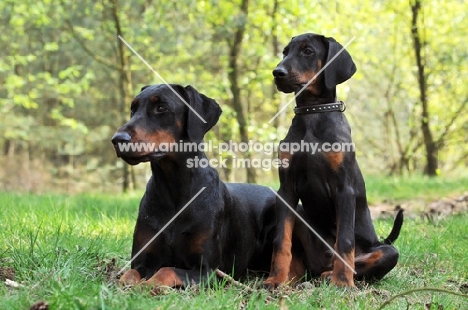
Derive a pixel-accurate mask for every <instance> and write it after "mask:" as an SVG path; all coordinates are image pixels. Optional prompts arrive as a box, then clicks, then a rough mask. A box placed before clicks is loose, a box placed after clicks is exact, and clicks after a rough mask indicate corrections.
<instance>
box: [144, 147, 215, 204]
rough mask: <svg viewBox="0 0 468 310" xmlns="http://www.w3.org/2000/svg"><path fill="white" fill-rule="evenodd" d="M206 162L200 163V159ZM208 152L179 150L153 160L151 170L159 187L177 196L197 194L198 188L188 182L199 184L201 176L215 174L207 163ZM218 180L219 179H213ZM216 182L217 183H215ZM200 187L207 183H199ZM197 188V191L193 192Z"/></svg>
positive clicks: (205, 176)
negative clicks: (192, 186)
mask: <svg viewBox="0 0 468 310" xmlns="http://www.w3.org/2000/svg"><path fill="white" fill-rule="evenodd" d="M201 159H204V162H202V163H200V160H201ZM206 159H207V157H206V154H205V153H204V152H202V151H196V152H190V153H189V152H178V153H175V154H174V155H172V154H171V156H167V157H166V158H163V159H161V160H159V161H155V162H151V172H152V174H153V179H154V181H155V182H156V184H157V186H158V188H160V189H161V190H164V191H166V192H169V193H170V194H171V195H173V196H174V197H175V198H177V197H180V196H184V195H193V194H196V192H197V191H198V189H193V188H191V187H190V186H187V184H199V182H198V183H197V180H198V179H199V178H200V177H204V178H205V179H206V178H207V175H214V174H213V173H212V171H211V170H215V169H214V168H212V167H210V166H208V167H207V166H206V163H207V160H206ZM213 182H218V180H213ZM214 184H216V183H214ZM199 185H200V187H202V186H206V184H205V185H204V184H199ZM191 190H195V191H196V192H195V193H191Z"/></svg>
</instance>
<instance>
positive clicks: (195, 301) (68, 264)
mask: <svg viewBox="0 0 468 310" xmlns="http://www.w3.org/2000/svg"><path fill="white" fill-rule="evenodd" d="M390 184H391V183H390ZM405 184H406V185H408V183H405ZM406 185H404V186H402V187H403V188H404V190H405V192H406V191H409V189H407V187H406ZM410 186H411V188H413V191H414V189H415V188H417V186H416V185H414V186H413V185H411V184H410ZM433 186H434V187H437V186H436V185H435V184H432V183H431V184H429V185H428V186H427V188H432V187H433ZM447 186H448V185H447ZM402 187H401V186H395V189H396V192H397V191H398V189H399V188H402ZM440 187H441V186H439V187H438V188H439V189H440ZM371 188H372V186H371ZM386 192H387V193H388V192H393V189H392V190H390V189H385V190H382V192H381V193H382V195H383V193H386ZM401 197H404V195H403V194H402V195H401ZM138 201H139V197H137V196H129V195H125V196H124V195H122V196H120V197H119V196H114V197H111V196H103V195H99V196H91V195H78V196H59V195H49V196H47V195H42V196H38V195H15V194H6V193H0V205H1V211H0V268H2V269H5V268H6V267H11V268H13V270H14V272H15V280H16V281H17V282H18V283H20V284H22V285H23V287H21V288H17V289H13V288H9V287H6V286H5V285H2V284H0V309H28V307H29V306H30V305H31V304H32V303H33V302H36V301H38V300H45V301H47V302H48V303H49V304H50V308H49V309H239V308H241V307H245V309H278V307H279V304H282V305H285V306H286V307H288V308H289V309H306V308H310V309H317V308H321V309H376V308H378V307H379V305H381V304H382V303H383V302H385V301H386V300H388V299H389V298H390V297H391V296H394V295H396V294H399V293H401V292H404V291H406V290H410V289H414V288H422V287H435V288H442V289H445V290H447V291H449V292H456V293H460V292H461V293H463V294H465V297H461V296H455V295H452V294H449V293H448V292H430V291H426V292H416V293H411V294H409V295H407V296H405V297H402V298H397V299H396V300H394V301H392V302H391V304H390V305H389V306H388V307H386V308H385V309H404V308H406V307H407V306H408V305H409V307H410V309H427V308H425V305H432V307H431V308H430V309H442V308H439V306H442V307H443V309H467V308H468V296H467V294H468V256H467V255H466V252H467V251H468V217H467V216H466V215H465V216H461V215H460V216H454V217H450V218H446V219H443V220H435V221H428V220H422V219H407V220H406V221H405V223H404V227H403V231H402V234H401V235H400V238H399V239H398V240H397V242H396V247H397V248H398V249H399V251H400V253H401V259H400V262H399V264H398V266H397V267H396V268H395V269H394V270H393V271H392V272H391V273H390V274H388V275H387V276H386V277H385V278H384V280H383V281H381V282H379V283H376V284H374V285H369V286H368V285H365V284H363V283H358V289H357V290H345V289H338V288H335V287H331V286H328V285H327V284H326V283H323V282H321V281H313V282H312V284H310V285H303V287H301V288H296V289H289V288H286V289H283V290H280V291H278V292H274V293H272V294H270V293H268V292H266V291H264V290H263V289H262V288H261V285H260V284H259V283H261V282H260V280H258V281H256V282H251V283H248V284H249V285H250V286H251V287H252V288H254V289H255V293H248V292H246V291H245V290H243V289H242V288H239V287H236V286H233V285H229V286H228V287H226V286H224V285H223V284H222V283H221V284H217V285H213V286H211V287H209V288H208V287H204V288H192V289H187V290H183V291H168V292H167V294H164V295H161V296H156V297H151V296H150V295H149V294H148V292H146V291H140V290H138V289H134V290H129V291H122V290H120V289H119V288H118V287H117V286H116V285H115V279H114V278H113V277H112V276H111V277H109V274H110V273H109V272H108V271H109V270H106V266H107V267H108V268H110V271H113V272H114V273H115V272H116V271H118V270H119V269H120V268H121V267H123V266H124V265H125V263H126V260H127V259H128V258H129V254H130V249H131V242H132V233H133V226H134V223H135V219H136V214H137V207H138ZM391 225H392V223H391V221H387V220H381V221H377V222H376V223H375V227H376V231H377V233H378V235H379V236H386V235H387V234H388V232H389V231H390V228H391ZM113 260H115V262H116V263H115V264H116V265H115V266H113V264H112V262H113ZM267 296H271V297H272V300H271V301H270V302H267V303H266V302H265V299H266V297H267ZM283 309H286V308H283Z"/></svg>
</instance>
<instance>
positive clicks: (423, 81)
mask: <svg viewBox="0 0 468 310" xmlns="http://www.w3.org/2000/svg"><path fill="white" fill-rule="evenodd" d="M420 11H421V1H420V0H414V2H411V12H412V19H411V36H412V39H413V48H414V54H415V57H416V65H417V68H418V84H419V100H420V101H421V109H422V111H421V131H422V134H423V139H424V146H425V149H426V167H425V169H424V174H426V175H429V176H436V175H437V170H438V162H437V145H436V144H435V142H434V138H433V136H432V132H431V128H430V126H429V108H428V98H427V76H426V73H425V63H424V59H423V57H424V55H423V43H422V42H421V34H420V32H419V28H418V15H419V13H420Z"/></svg>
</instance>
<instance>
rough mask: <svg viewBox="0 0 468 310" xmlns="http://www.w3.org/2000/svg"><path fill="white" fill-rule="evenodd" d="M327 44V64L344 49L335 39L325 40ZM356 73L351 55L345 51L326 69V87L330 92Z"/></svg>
mask: <svg viewBox="0 0 468 310" xmlns="http://www.w3.org/2000/svg"><path fill="white" fill-rule="evenodd" d="M325 44H326V45H328V56H327V63H329V62H330V61H331V60H332V59H333V57H335V56H336V55H337V54H338V52H339V51H340V50H341V49H342V48H343V46H341V44H340V43H338V42H336V41H335V39H333V38H325ZM355 72H356V65H355V64H354V62H353V59H352V58H351V55H350V54H349V53H348V52H347V51H346V50H343V51H342V52H341V53H340V54H339V55H338V56H336V58H335V59H333V61H331V62H330V64H329V65H328V66H327V67H326V68H325V70H324V72H323V74H324V80H325V87H326V88H327V89H329V90H331V89H334V88H335V87H336V85H338V84H341V83H343V82H344V81H346V80H348V79H349V78H350V77H352V76H353V74H354V73H355Z"/></svg>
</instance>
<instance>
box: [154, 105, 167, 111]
mask: <svg viewBox="0 0 468 310" xmlns="http://www.w3.org/2000/svg"><path fill="white" fill-rule="evenodd" d="M166 111H167V109H166V107H164V106H162V105H158V106H157V107H156V112H158V113H162V112H166Z"/></svg>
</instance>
